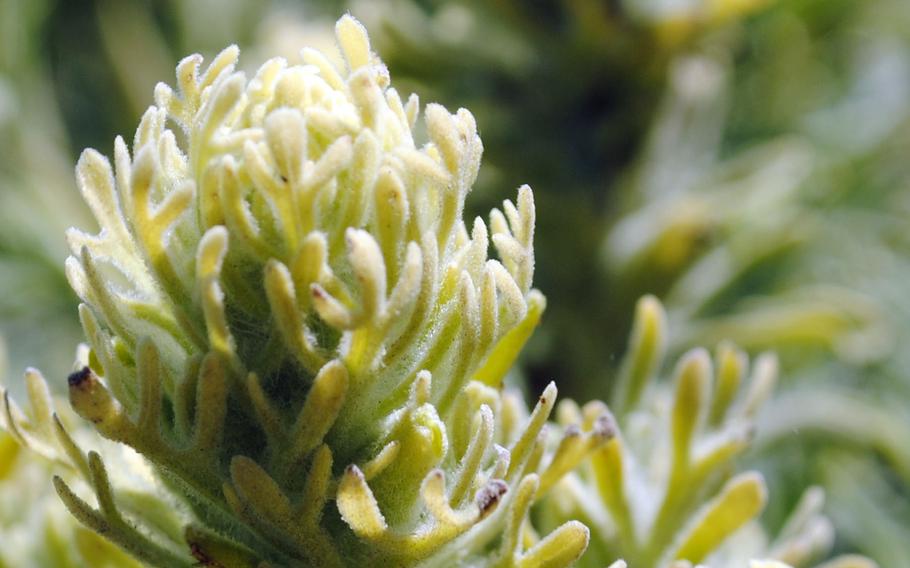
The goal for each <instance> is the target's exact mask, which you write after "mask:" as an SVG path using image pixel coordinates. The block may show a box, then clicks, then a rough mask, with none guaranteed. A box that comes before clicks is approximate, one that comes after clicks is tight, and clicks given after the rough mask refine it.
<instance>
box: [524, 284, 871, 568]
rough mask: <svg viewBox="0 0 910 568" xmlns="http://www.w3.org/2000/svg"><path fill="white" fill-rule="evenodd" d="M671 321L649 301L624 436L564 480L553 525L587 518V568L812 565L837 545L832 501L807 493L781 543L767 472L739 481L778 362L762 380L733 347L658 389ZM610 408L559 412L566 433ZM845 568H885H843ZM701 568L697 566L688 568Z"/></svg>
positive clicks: (619, 419)
mask: <svg viewBox="0 0 910 568" xmlns="http://www.w3.org/2000/svg"><path fill="white" fill-rule="evenodd" d="M666 326H667V324H666V315H665V314H664V311H663V308H662V306H661V305H660V303H659V302H658V301H657V300H656V299H655V298H653V297H645V298H643V299H642V300H640V301H639V302H638V306H637V308H636V316H635V324H634V327H633V331H632V336H631V339H630V343H629V350H628V352H627V353H626V355H625V357H624V359H623V362H622V365H621V371H620V375H619V378H618V380H617V383H616V385H615V389H614V391H613V396H612V397H611V400H612V404H611V405H610V406H611V408H612V411H613V414H612V416H613V418H611V419H612V420H615V421H616V423H617V427H618V433H617V435H616V436H615V437H614V438H613V439H611V440H610V441H609V442H607V444H605V445H604V446H602V447H601V448H598V449H596V450H594V452H593V453H592V455H591V458H590V460H589V463H588V464H587V465H586V467H584V468H581V469H580V470H579V471H578V473H576V474H570V475H568V476H566V477H565V478H563V480H561V481H560V482H559V483H558V485H557V487H556V490H554V491H553V492H551V494H550V495H549V496H548V497H547V498H546V499H545V501H544V502H543V503H542V504H541V505H540V506H539V512H538V515H537V518H538V519H540V522H539V524H540V525H541V526H547V525H548V524H549V523H555V524H558V523H560V522H561V521H560V519H564V518H566V517H571V518H581V519H583V520H584V521H585V522H586V524H588V526H590V527H591V531H592V535H591V536H592V542H591V545H590V546H589V550H588V553H587V554H586V555H585V556H584V557H583V558H582V559H581V562H580V564H579V565H581V566H592V567H593V566H604V565H605V564H606V563H608V562H609V561H611V560H613V559H615V558H617V557H621V558H624V559H625V560H626V561H627V562H628V563H629V564H630V565H631V566H680V565H681V564H680V562H681V561H682V560H684V561H685V562H688V563H692V564H700V565H702V564H703V565H705V566H718V567H727V566H745V565H747V563H748V561H749V559H754V558H776V559H778V560H779V561H782V562H786V563H787V564H788V565H792V566H797V567H799V566H807V565H808V563H810V562H812V561H813V560H818V559H820V558H824V557H825V555H826V554H827V553H828V552H829V551H830V548H831V546H832V544H833V537H834V534H833V531H832V527H831V523H830V521H828V520H827V519H826V518H825V517H823V516H822V515H821V506H822V504H823V502H824V497H823V493H822V491H821V490H820V489H818V488H813V489H810V490H809V491H807V492H806V495H805V496H804V498H803V500H802V502H801V503H800V504H799V505H798V506H797V507H796V509H795V511H794V512H793V513H792V515H791V517H790V519H789V520H788V521H787V523H786V526H785V527H784V528H783V529H782V530H781V532H780V535H779V536H778V537H776V538H775V539H773V540H771V539H769V538H768V537H767V536H766V535H765V532H764V531H763V530H762V529H761V528H760V526H759V525H758V524H757V523H756V522H755V520H756V519H757V517H758V515H759V514H760V513H761V511H762V510H763V509H764V506H765V501H766V497H767V489H766V487H765V482H764V480H763V478H762V476H761V475H760V474H759V473H758V472H755V471H749V472H743V473H736V468H735V462H736V460H737V459H738V458H739V457H741V455H742V454H743V453H744V452H745V451H746V450H747V449H748V448H749V446H750V444H751V441H752V439H753V435H754V429H755V417H756V415H757V414H758V412H759V411H760V409H761V407H762V406H763V405H764V404H765V402H766V400H767V399H768V398H769V397H770V396H771V394H772V392H773V390H774V387H775V384H776V383H777V360H776V358H775V357H774V356H772V355H770V354H764V355H761V356H760V357H758V358H757V359H756V361H755V362H754V363H753V365H752V368H751V371H750V369H749V362H748V358H747V356H746V354H745V353H744V352H742V351H741V350H739V349H738V348H736V347H734V346H733V345H731V344H729V343H722V344H721V345H720V346H719V347H718V349H717V352H716V355H715V357H714V358H713V363H712V358H711V356H710V355H709V354H708V352H707V351H705V350H703V349H695V350H692V351H690V352H688V353H687V354H685V355H684V356H683V357H682V358H681V359H680V360H679V362H678V363H677V365H676V367H675V370H674V372H673V380H672V384H663V383H661V382H658V381H656V377H657V375H658V374H659V373H660V370H661V368H662V367H663V360H664V355H665V352H666V349H667V344H668V339H669V338H668V333H667V329H666ZM604 411H605V406H604V405H603V403H601V402H591V403H588V404H587V405H585V406H584V407H582V408H579V407H578V406H577V405H576V404H575V403H573V402H572V401H570V400H567V401H563V402H562V403H561V405H560V406H559V407H558V408H557V417H558V420H559V422H560V423H561V424H562V425H563V427H565V428H568V429H572V428H576V427H577V426H572V425H573V424H584V423H586V422H590V421H591V420H592V419H593V418H594V417H595V416H599V415H601V414H602V413H603V412H604ZM832 562H835V563H836V564H834V565H842V566H856V567H867V566H873V565H874V564H873V563H871V562H870V561H869V560H867V559H864V558H858V557H843V558H841V559H839V560H835V561H832ZM686 565H689V564H686Z"/></svg>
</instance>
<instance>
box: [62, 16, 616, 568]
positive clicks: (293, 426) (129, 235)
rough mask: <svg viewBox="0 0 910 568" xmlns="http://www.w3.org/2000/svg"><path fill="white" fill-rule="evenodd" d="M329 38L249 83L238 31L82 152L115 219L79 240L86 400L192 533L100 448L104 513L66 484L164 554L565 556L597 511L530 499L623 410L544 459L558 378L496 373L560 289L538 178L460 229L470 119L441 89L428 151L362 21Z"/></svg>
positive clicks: (70, 502)
mask: <svg viewBox="0 0 910 568" xmlns="http://www.w3.org/2000/svg"><path fill="white" fill-rule="evenodd" d="M336 33H337V40H338V45H339V47H340V50H341V53H342V55H343V59H344V63H345V67H344V68H343V69H339V68H337V67H336V66H335V65H334V64H333V63H332V62H331V61H330V59H328V58H327V57H326V56H324V55H323V54H321V53H319V52H316V51H311V50H304V52H303V54H302V55H303V59H304V61H305V64H303V65H293V66H291V65H288V64H287V63H286V62H285V61H284V60H282V59H273V60H270V61H267V62H266V63H265V64H263V65H262V67H261V68H260V69H259V70H258V72H257V73H256V74H255V76H254V77H253V78H252V79H251V80H249V81H248V80H247V79H246V77H245V76H244V75H243V74H242V73H240V72H236V71H235V70H234V67H235V63H236V60H237V56H238V51H237V49H236V48H233V47H232V48H228V49H226V50H225V51H223V52H222V53H221V54H219V55H218V56H217V57H216V58H215V59H214V60H213V61H212V62H211V63H210V64H209V65H208V67H207V68H206V69H205V70H201V69H200V67H201V63H202V61H201V58H200V57H198V56H191V57H188V58H186V59H184V60H183V61H182V62H181V63H180V65H179V66H178V68H177V81H178V88H177V89H176V90H174V89H172V88H170V87H168V86H166V85H159V86H158V87H157V88H156V90H155V99H156V105H155V106H153V107H151V108H150V109H149V110H148V111H147V112H146V113H145V115H144V116H143V118H142V121H141V123H140V125H139V127H138V130H137V132H136V136H135V140H134V142H133V148H132V152H131V151H130V150H129V148H128V147H127V145H126V143H125V142H124V141H123V140H122V139H120V138H118V139H117V140H116V141H115V146H114V164H113V166H112V165H111V164H110V163H109V162H108V160H107V159H105V158H104V157H102V156H101V155H100V154H99V153H98V152H95V151H94V150H87V151H85V152H84V153H83V155H82V157H81V158H80V160H79V164H78V166H77V180H78V183H79V187H80V189H81V191H82V193H83V195H84V197H85V199H86V201H87V202H88V204H89V206H90V207H91V208H92V210H93V212H94V214H95V217H96V218H97V220H98V223H99V225H100V227H101V231H100V233H98V234H97V235H92V234H88V233H85V232H82V231H79V230H75V229H74V230H72V231H71V232H70V233H69V235H68V239H69V242H70V245H71V248H72V252H73V256H72V257H71V258H70V259H69V260H68V262H67V274H68V277H69V279H70V282H71V284H72V286H73V288H74V289H75V290H76V292H77V293H78V294H79V296H80V298H81V299H82V301H83V302H84V303H83V305H82V306H81V307H80V317H81V321H82V325H83V328H84V330H85V333H86V336H87V338H88V340H89V342H90V347H91V348H90V350H89V351H86V352H85V353H84V366H83V367H81V368H80V369H79V370H78V371H76V372H75V373H73V374H72V375H71V376H70V378H69V392H70V401H71V403H72V406H73V408H74V409H75V410H76V412H77V413H78V414H79V415H80V416H82V417H83V418H85V419H87V420H89V421H90V422H92V423H93V425H94V427H95V429H96V430H97V431H98V432H100V433H101V434H102V435H103V436H104V437H106V438H108V439H110V440H114V441H117V442H121V443H123V444H126V445H128V446H130V447H132V448H134V449H135V450H136V451H137V452H139V454H141V455H142V456H143V457H144V458H145V459H146V460H147V461H148V462H149V463H150V464H151V465H152V466H153V469H152V472H153V475H154V477H155V478H157V479H158V480H159V481H160V483H161V485H162V487H163V488H166V489H167V490H168V491H170V492H171V493H172V494H173V495H174V496H175V498H176V499H177V501H178V502H180V503H182V504H183V509H185V510H183V509H181V515H182V520H181V521H180V524H182V534H180V533H178V534H177V535H176V537H175V535H174V534H173V531H172V530H166V531H165V530H154V528H155V527H149V526H147V525H148V523H147V522H145V523H143V522H141V521H142V519H136V518H134V519H132V522H131V521H130V520H128V519H126V518H124V517H123V515H122V514H121V512H120V509H119V507H120V505H119V501H118V499H117V498H116V490H115V488H112V486H111V484H110V482H109V480H108V479H107V475H108V474H107V469H106V468H105V465H104V462H103V460H102V459H101V457H100V456H99V455H98V454H95V453H90V454H89V456H88V458H87V459H86V458H84V456H82V457H80V456H81V451H79V450H78V449H73V452H72V453H73V455H74V456H75V459H74V460H73V461H75V462H80V461H82V462H84V463H83V466H84V468H83V469H84V471H85V473H86V478H87V479H88V480H89V481H90V483H91V485H92V486H93V488H94V490H95V492H96V494H97V498H98V503H99V508H97V509H96V508H94V507H91V506H90V505H89V504H87V503H86V502H85V501H83V500H82V499H81V498H80V497H78V496H77V495H76V494H75V493H74V492H73V491H72V490H71V489H70V487H69V486H68V485H67V484H66V483H64V482H63V481H61V480H58V481H57V483H56V485H57V489H58V492H59V493H60V495H61V497H62V498H63V500H64V502H65V503H66V504H67V506H68V507H69V508H70V510H71V511H72V512H73V513H74V514H75V516H76V517H78V518H79V519H80V520H82V521H83V522H84V523H86V524H87V525H89V526H90V527H92V528H94V529H95V530H97V531H98V532H101V533H103V534H105V535H106V536H107V537H108V538H110V539H111V540H113V541H114V542H116V543H117V544H119V545H121V546H122V547H123V548H125V549H127V550H129V551H130V552H132V553H133V554H134V555H136V556H137V557H139V558H140V559H142V560H144V561H146V562H149V563H151V564H156V565H173V566H177V565H183V564H188V563H191V562H192V560H193V558H194V557H195V558H196V559H198V560H200V561H203V562H214V563H222V564H224V563H227V562H228V560H227V559H234V560H231V562H234V563H237V562H240V564H238V565H258V564H259V563H263V562H264V563H268V564H269V565H280V566H292V565H342V564H346V563H349V562H352V561H363V560H364V559H366V558H370V559H371V561H374V562H375V561H376V560H377V559H378V558H386V559H388V560H389V561H391V562H393V563H396V564H414V563H417V562H423V563H424V564H425V565H433V564H439V565H448V564H450V563H451V562H452V559H453V558H458V559H459V561H461V562H468V561H470V559H471V558H474V556H476V557H477V558H482V559H486V561H487V562H491V563H500V564H504V565H513V564H514V565H523V566H524V565H528V566H534V565H539V564H547V565H564V564H568V563H569V562H571V561H573V560H574V559H575V558H577V557H578V556H579V555H580V554H581V552H582V551H583V550H584V547H585V545H586V543H587V539H588V531H587V529H586V528H584V527H583V526H582V525H580V524H579V523H577V522H568V523H566V524H564V525H563V526H561V527H559V528H557V529H556V530H555V531H554V532H553V533H552V534H551V535H550V536H548V537H546V538H543V539H542V540H541V539H537V540H539V542H538V543H536V544H535V540H533V539H532V540H529V539H528V538H526V535H525V533H524V531H525V516H526V513H527V511H528V508H529V507H530V505H531V504H532V503H533V501H534V500H535V498H537V497H538V496H541V495H543V494H544V493H545V492H546V490H547V489H548V488H549V487H550V486H552V485H553V483H554V482H555V481H556V480H557V479H558V477H559V476H560V475H561V474H563V473H565V472H566V471H568V470H570V469H572V468H573V467H574V465H575V464H576V463H577V462H578V461H580V460H581V459H583V457H584V455H585V453H586V452H587V451H588V450H590V449H593V448H595V447H598V446H599V445H601V444H603V443H604V442H606V441H607V440H608V439H609V437H610V435H611V433H612V432H611V431H610V430H609V429H608V428H605V427H604V423H603V422H602V421H600V422H597V423H595V424H593V425H592V427H591V428H590V429H588V430H586V431H584V432H573V433H572V435H571V436H567V441H566V443H565V444H563V445H562V446H560V447H558V448H556V449H555V451H553V452H546V455H545V452H544V450H545V448H544V446H543V442H544V437H543V434H542V430H543V426H544V423H545V422H546V420H547V417H548V415H549V413H550V409H551V408H552V407H553V404H554V402H555V397H556V389H555V387H553V386H552V385H551V386H550V387H548V388H547V389H546V390H545V391H544V393H543V394H542V395H541V397H540V400H539V402H538V404H537V405H536V406H535V408H534V409H533V411H532V412H531V413H530V415H528V416H523V415H522V413H521V412H520V411H519V410H518V408H517V406H516V404H514V402H515V401H514V400H511V399H509V398H508V397H506V398H503V395H502V394H501V393H500V391H499V387H500V385H501V382H502V379H503V376H504V374H505V373H506V371H507V370H508V368H509V367H510V366H511V364H512V362H513V361H514V359H515V357H516V356H517V353H518V351H519V350H520V348H521V346H522V345H523V344H524V342H525V341H526V340H527V338H528V337H529V335H530V333H531V331H532V330H533V328H534V327H535V326H536V324H537V321H538V320H539V318H540V316H541V313H542V311H543V309H544V299H543V296H542V295H541V294H540V293H539V292H537V291H535V290H533V289H532V288H531V281H532V276H533V271H534V258H533V248H532V240H533V230H534V216H535V213H534V202H533V198H532V194H531V191H530V189H529V188H527V187H522V188H521V189H520V190H519V194H518V199H517V200H516V203H512V202H509V201H507V202H505V203H504V207H503V209H502V210H501V211H499V210H494V211H493V213H492V214H491V216H490V225H489V228H488V226H487V225H486V224H485V223H484V222H483V221H482V220H480V219H476V220H475V221H474V223H473V225H472V226H471V227H470V229H468V227H467V226H466V225H465V224H464V222H463V221H462V209H463V205H464V200H465V197H466V195H467V194H468V192H469V191H470V189H471V186H472V184H473V182H474V180H475V178H476V176H477V172H478V168H479V165H480V156H481V152H482V146H481V142H480V138H479V137H478V135H477V130H476V125H475V124H474V120H473V118H472V116H471V115H470V113H468V112H467V111H465V110H459V111H458V112H457V113H455V114H450V113H449V112H448V111H446V110H445V109H444V108H442V107H441V106H439V105H429V106H428V107H427V108H426V110H425V111H424V113H423V116H424V123H425V127H426V131H427V134H428V136H429V142H428V143H426V144H423V145H419V144H418V143H417V142H416V141H415V138H414V135H413V129H414V127H415V124H416V123H417V121H418V117H419V114H420V112H419V107H418V102H417V98H416V97H415V96H413V95H412V96H411V97H410V98H409V99H407V101H406V102H405V101H403V100H402V99H401V97H400V96H399V94H398V93H397V92H396V91H395V90H394V89H393V88H391V87H389V76H388V73H387V71H386V69H385V67H384V66H383V65H382V63H381V62H380V61H379V60H378V59H377V57H376V56H375V55H374V54H373V53H372V52H371V50H370V46H369V41H368V37H367V35H366V33H365V31H364V29H363V28H362V26H361V25H360V24H359V23H358V22H356V21H355V20H354V19H353V18H351V17H349V16H346V17H344V18H342V19H341V20H339V22H338V24H337V26H336ZM172 124H176V125H178V126H179V127H180V130H179V131H178V132H175V131H174V130H172V129H171V125H172ZM490 241H492V244H493V246H494V247H495V249H496V253H497V255H498V260H494V259H490V258H488V248H489V245H490ZM510 401H511V402H510ZM550 454H552V455H550ZM542 463H545V464H546V465H545V466H542V465H541V464H542ZM178 509H180V508H178ZM134 524H139V525H141V527H140V528H135V527H134ZM237 559H242V561H240V560H237ZM231 565H234V564H231Z"/></svg>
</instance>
